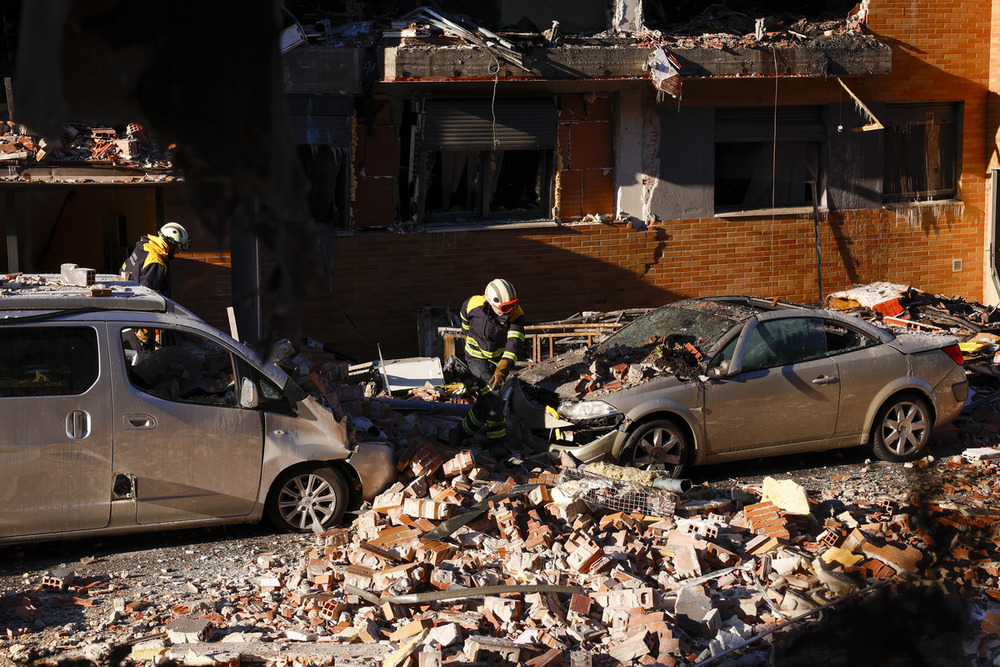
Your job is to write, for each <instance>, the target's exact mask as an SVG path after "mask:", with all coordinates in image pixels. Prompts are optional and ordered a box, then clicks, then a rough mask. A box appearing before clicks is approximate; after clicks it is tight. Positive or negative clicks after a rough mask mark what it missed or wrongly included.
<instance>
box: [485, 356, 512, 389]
mask: <svg viewBox="0 0 1000 667" xmlns="http://www.w3.org/2000/svg"><path fill="white" fill-rule="evenodd" d="M510 367H511V362H510V359H501V360H500V363H499V364H497V369H496V370H495V371H493V377H492V378H490V387H492V388H493V389H494V390H496V389H500V388H501V387H503V385H504V382H506V381H507V374H508V373H510Z"/></svg>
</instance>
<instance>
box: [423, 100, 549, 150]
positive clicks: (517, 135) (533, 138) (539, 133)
mask: <svg viewBox="0 0 1000 667" xmlns="http://www.w3.org/2000/svg"><path fill="white" fill-rule="evenodd" d="M424 113H425V116H424V132H423V148H424V149H425V150H456V151H477V150H535V149H543V148H555V146H556V106H555V101H554V100H552V99H517V100H513V99H504V100H496V102H495V103H494V104H492V105H491V102H490V100H482V99H474V100H473V99H460V100H434V99H429V100H426V103H425V106H424ZM494 117H495V118H496V122H495V123H494ZM494 137H495V139H496V141H495V142H494Z"/></svg>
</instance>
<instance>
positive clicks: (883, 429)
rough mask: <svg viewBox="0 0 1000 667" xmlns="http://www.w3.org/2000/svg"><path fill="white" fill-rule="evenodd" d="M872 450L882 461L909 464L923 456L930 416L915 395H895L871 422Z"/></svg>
mask: <svg viewBox="0 0 1000 667" xmlns="http://www.w3.org/2000/svg"><path fill="white" fill-rule="evenodd" d="M873 436H874V438H873V440H872V450H873V451H874V453H875V456H877V457H878V458H880V459H882V460H883V461H893V462H901V461H913V460H914V459H918V458H920V457H921V456H923V455H924V452H925V451H926V449H927V445H928V443H929V442H930V439H931V413H930V410H929V409H928V408H927V403H926V402H925V401H924V400H923V399H920V398H917V397H916V396H899V397H897V398H894V399H893V400H892V401H890V402H889V403H887V404H886V405H885V406H883V407H882V409H881V410H880V411H879V413H878V417H876V419H875V427H874V433H873Z"/></svg>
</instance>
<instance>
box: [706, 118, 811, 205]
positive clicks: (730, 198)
mask: <svg viewBox="0 0 1000 667" xmlns="http://www.w3.org/2000/svg"><path fill="white" fill-rule="evenodd" d="M825 141H826V125H825V124H824V122H823V118H822V109H821V107H812V106H810V107H784V108H778V109H774V108H758V107H754V108H738V109H718V110H716V120H715V212H716V213H725V212H733V211H751V210H757V209H770V208H799V207H804V206H809V207H811V206H813V204H814V203H816V205H819V201H816V200H817V199H819V196H820V193H821V192H822V187H823V182H822V177H823V174H822V172H821V169H820V163H821V160H820V156H821V152H822V148H823V143H824V142H825Z"/></svg>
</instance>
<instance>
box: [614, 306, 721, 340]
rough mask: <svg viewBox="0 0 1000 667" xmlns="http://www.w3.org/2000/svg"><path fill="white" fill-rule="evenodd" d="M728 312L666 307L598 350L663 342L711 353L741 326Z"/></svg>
mask: <svg viewBox="0 0 1000 667" xmlns="http://www.w3.org/2000/svg"><path fill="white" fill-rule="evenodd" d="M725 310H726V308H725V307H719V306H718V305H717V304H710V303H707V302H699V303H689V304H685V305H680V304H672V305H669V306H664V307H662V308H659V309H657V310H654V311H653V312H651V313H649V314H648V315H646V316H644V317H641V318H639V319H637V320H636V321H634V322H632V323H631V324H629V325H627V326H625V327H623V328H622V329H620V330H618V331H616V332H615V333H613V334H611V335H610V336H608V338H607V339H605V340H604V341H603V342H601V343H600V345H599V346H598V350H599V351H602V352H603V351H606V350H610V349H611V348H614V347H616V346H624V347H641V346H643V345H645V344H647V343H649V342H651V340H653V339H659V340H665V341H668V342H669V343H671V344H677V345H681V346H683V345H685V344H687V343H690V344H691V345H694V346H695V347H697V348H699V349H701V350H702V351H707V350H708V349H709V348H710V347H712V346H713V345H714V344H715V343H716V342H717V341H718V340H719V339H720V338H722V336H723V335H725V333H726V332H727V331H729V330H730V329H732V328H733V327H734V326H735V325H736V324H738V323H739V321H738V320H735V319H730V318H729V317H726V316H725V315H726V313H725Z"/></svg>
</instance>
